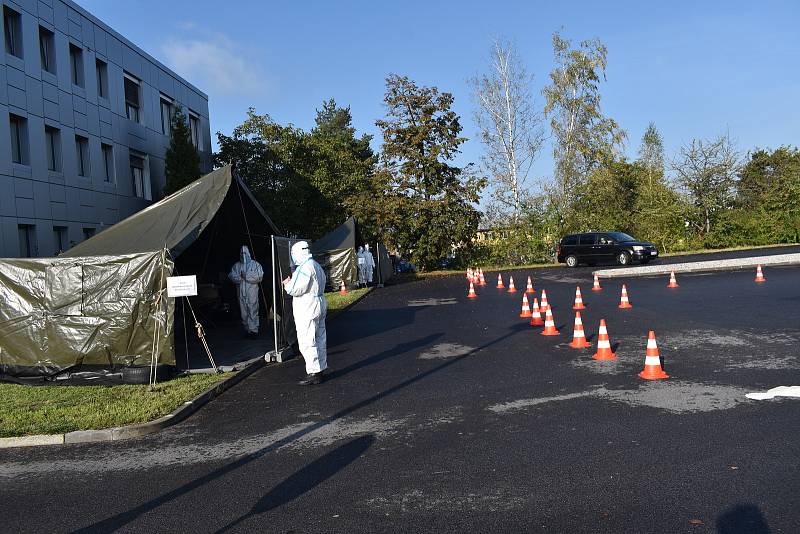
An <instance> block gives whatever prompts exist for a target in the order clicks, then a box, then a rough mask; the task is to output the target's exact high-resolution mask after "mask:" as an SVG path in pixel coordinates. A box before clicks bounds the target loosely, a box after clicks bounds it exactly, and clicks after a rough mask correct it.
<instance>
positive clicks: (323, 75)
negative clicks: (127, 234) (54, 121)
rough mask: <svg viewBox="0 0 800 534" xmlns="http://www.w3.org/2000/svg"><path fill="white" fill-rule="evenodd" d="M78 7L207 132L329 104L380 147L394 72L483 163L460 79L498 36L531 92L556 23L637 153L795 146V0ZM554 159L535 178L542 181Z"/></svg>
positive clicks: (307, 119)
mask: <svg viewBox="0 0 800 534" xmlns="http://www.w3.org/2000/svg"><path fill="white" fill-rule="evenodd" d="M78 3H79V4H81V5H82V6H83V7H85V8H86V9H88V10H89V11H90V12H92V13H93V14H94V15H96V16H97V17H99V18H100V19H101V20H103V21H105V22H106V23H107V24H109V25H110V26H111V27H113V28H114V29H116V30H117V31H119V32H120V33H122V34H123V35H125V36H126V37H128V38H129V39H130V40H132V41H133V42H134V43H136V44H137V45H138V46H140V47H141V48H143V49H144V50H146V51H147V52H148V53H150V54H151V55H153V56H154V57H156V58H158V59H159V60H161V61H162V62H164V63H165V64H166V65H167V66H169V67H171V68H173V69H174V70H176V71H177V72H178V73H179V74H181V75H182V76H184V77H185V78H186V79H188V80H189V81H190V82H192V83H194V84H195V85H197V86H198V87H199V88H200V89H202V90H204V91H205V92H206V93H208V95H209V107H210V113H211V131H212V136H213V134H215V132H217V131H221V132H223V133H230V132H231V130H232V129H233V127H234V126H236V125H237V124H239V123H241V122H242V120H243V119H244V116H245V111H246V110H247V108H248V107H250V106H253V107H255V108H256V110H257V111H258V112H259V113H269V114H270V115H271V116H272V117H273V119H274V120H276V121H277V122H280V123H284V124H285V123H292V124H294V125H295V126H299V127H302V128H306V129H308V128H310V127H311V126H313V120H314V115H315V112H314V110H315V109H316V108H318V107H320V104H321V102H322V101H323V100H324V99H327V98H331V97H333V98H335V99H336V100H337V102H338V103H340V104H343V105H349V106H351V108H352V112H353V118H354V125H355V126H356V128H357V129H358V131H359V132H368V133H373V134H376V142H375V143H374V144H375V146H376V148H377V147H378V142H379V139H378V136H377V134H378V131H377V128H376V127H375V120H376V119H377V118H380V117H382V116H383V114H384V107H383V101H382V98H383V93H384V80H385V77H386V75H387V74H389V73H397V74H403V75H407V76H409V77H411V78H412V79H414V80H415V81H416V82H417V83H419V84H423V85H436V86H437V87H438V88H439V89H440V90H442V91H449V92H451V93H453V94H454V96H455V110H456V111H457V112H458V113H459V114H460V115H461V116H462V124H463V125H464V134H465V135H466V136H467V137H470V138H471V139H472V140H470V141H469V142H468V143H466V144H465V145H464V148H463V153H462V155H461V156H460V158H459V162H460V163H462V164H463V163H466V162H469V161H474V162H478V161H479V159H480V155H481V151H482V147H481V145H480V143H479V142H478V141H477V140H475V139H476V138H477V136H476V129H475V126H474V123H473V120H472V112H473V107H474V106H473V103H472V101H471V97H470V90H469V86H468V84H467V79H468V78H470V77H471V76H474V75H475V74H477V73H478V72H480V71H482V70H483V69H484V68H485V64H486V61H487V56H488V50H489V45H490V43H491V40H492V38H493V37H495V36H502V37H505V38H508V39H511V40H513V41H515V42H516V46H517V49H518V51H519V53H520V55H521V56H522V58H523V60H524V61H525V63H526V65H527V67H528V69H529V70H530V71H531V72H532V73H533V74H534V75H535V77H536V78H535V81H534V84H535V93H536V94H537V95H538V94H539V90H540V89H541V87H542V85H544V84H545V83H546V82H547V79H548V73H549V72H550V70H551V69H552V67H553V54H552V47H551V41H550V39H551V34H552V32H553V31H555V30H558V29H560V28H562V27H563V30H562V33H563V34H564V36H566V37H568V38H571V39H573V40H574V41H575V42H577V41H579V40H581V39H586V38H591V37H599V38H600V39H601V40H602V41H603V42H604V43H605V44H606V46H607V47H608V69H607V78H608V80H607V82H606V83H604V84H603V85H602V88H601V91H602V95H603V111H604V113H605V114H606V115H608V116H610V117H612V118H614V119H615V120H616V121H617V122H618V123H619V124H620V125H621V126H622V127H623V128H624V129H625V130H626V131H627V133H628V137H629V140H628V143H627V152H628V154H629V155H630V156H631V157H635V155H636V151H637V149H638V145H639V140H640V138H641V135H642V133H643V131H644V129H645V128H646V127H647V124H648V122H650V121H654V122H655V123H656V125H657V127H658V128H659V130H660V131H661V133H662V136H663V137H664V142H665V147H666V150H667V156H668V157H670V156H671V155H672V154H674V153H675V150H676V149H677V148H678V147H679V146H680V144H681V143H685V142H689V141H691V139H692V138H696V137H698V138H705V137H713V136H715V135H717V134H720V133H724V132H726V131H727V132H729V133H730V135H731V136H732V137H733V138H734V139H735V140H736V141H737V144H738V146H739V148H740V149H742V150H743V151H747V150H750V149H752V148H753V147H777V146H780V145H786V144H788V145H795V146H796V145H798V144H800V141H798V135H800V105H799V102H798V97H800V68H798V67H799V66H800V38H799V37H800V2H797V1H791V0H787V1H763V2H753V1H749V2H740V1H727V2H716V1H703V2H698V1H686V2H684V1H680V2H678V1H675V2H658V3H657V2H643V1H641V0H639V1H619V2H612V1H608V2H589V1H586V2H584V1H572V2H559V3H556V2H541V1H539V2H534V1H527V2H526V1H518V2H517V1H509V2H505V3H502V7H496V6H497V5H500V3H491V2H485V1H484V2H473V1H458V2H457V1H453V2H436V1H433V0H428V1H424V2H423V1H416V0H413V1H402V2H380V1H371V2H367V1H364V2H355V1H338V2H330V1H328V2H323V1H306V2H259V1H238V2H219V0H215V1H213V2H212V1H210V0H194V1H186V0H170V1H164V0H160V1H152V0H137V1H127V2H112V1H109V0H78ZM209 66H213V67H214V68H213V69H210V68H209ZM539 104H541V97H539ZM549 153H550V148H549V147H548V148H547V149H546V150H545V153H544V154H543V155H542V156H541V157H540V160H539V161H538V162H537V164H536V166H535V167H534V173H535V174H536V175H537V176H540V177H545V176H548V175H549V174H550V173H551V169H552V160H551V158H550V156H549Z"/></svg>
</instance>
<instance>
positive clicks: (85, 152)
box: [75, 135, 90, 176]
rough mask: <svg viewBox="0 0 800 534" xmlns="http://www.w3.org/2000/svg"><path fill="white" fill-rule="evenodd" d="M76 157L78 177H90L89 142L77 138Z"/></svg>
mask: <svg viewBox="0 0 800 534" xmlns="http://www.w3.org/2000/svg"><path fill="white" fill-rule="evenodd" d="M75 156H76V159H77V162H78V176H89V171H90V168H89V140H88V139H87V138H85V137H81V136H80V135H76V136H75Z"/></svg>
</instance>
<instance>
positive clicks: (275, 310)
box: [270, 235, 283, 360]
mask: <svg viewBox="0 0 800 534" xmlns="http://www.w3.org/2000/svg"><path fill="white" fill-rule="evenodd" d="M270 240H271V241H272V247H271V250H272V334H273V337H274V339H275V359H276V360H277V359H278V291H283V288H282V287H281V286H282V284H281V283H280V282H279V283H278V284H277V286H278V287H275V286H276V283H275V281H276V279H275V236H274V235H272V236H270ZM281 298H283V293H281Z"/></svg>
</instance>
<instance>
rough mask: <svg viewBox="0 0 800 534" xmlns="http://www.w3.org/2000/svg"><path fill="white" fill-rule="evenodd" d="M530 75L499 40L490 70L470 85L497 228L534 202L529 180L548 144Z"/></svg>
mask: <svg viewBox="0 0 800 534" xmlns="http://www.w3.org/2000/svg"><path fill="white" fill-rule="evenodd" d="M532 83H533V75H532V74H529V73H528V71H527V69H526V68H525V65H524V64H523V62H522V60H521V58H520V57H519V55H518V54H517V51H516V49H515V47H514V45H513V44H512V43H510V42H509V41H505V40H502V39H495V40H494V42H493V43H492V47H491V52H490V58H489V69H488V72H487V73H485V74H481V75H479V76H476V77H474V78H472V79H471V80H470V84H471V85H472V91H473V98H474V99H475V101H476V104H477V110H476V112H475V122H476V124H477V125H478V130H479V133H480V138H481V141H482V142H483V145H484V148H485V153H484V156H483V168H484V170H485V172H486V173H487V175H488V178H489V184H490V188H491V190H492V200H493V206H492V208H493V209H492V211H493V212H495V216H494V217H493V218H494V219H500V220H499V221H497V220H496V221H494V222H509V219H510V222H513V223H516V222H518V220H519V218H520V214H521V212H522V209H523V203H524V202H525V201H526V199H527V198H528V197H529V196H530V191H529V185H528V183H527V182H528V174H529V172H530V169H531V165H532V164H533V162H534V160H535V159H536V156H537V155H538V153H539V151H540V150H541V148H542V144H543V142H544V130H543V127H542V125H543V121H544V119H543V117H542V114H541V113H540V112H539V111H538V110H537V108H536V103H535V101H534V97H533V92H532V90H531V87H532Z"/></svg>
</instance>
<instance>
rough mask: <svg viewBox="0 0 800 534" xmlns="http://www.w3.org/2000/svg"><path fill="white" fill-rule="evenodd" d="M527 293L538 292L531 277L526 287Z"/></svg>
mask: <svg viewBox="0 0 800 534" xmlns="http://www.w3.org/2000/svg"><path fill="white" fill-rule="evenodd" d="M525 293H536V291H534V289H533V282H531V277H530V276H529V277H528V287H526V288H525Z"/></svg>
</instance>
